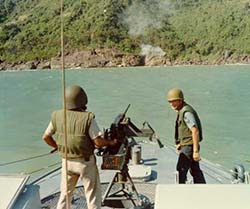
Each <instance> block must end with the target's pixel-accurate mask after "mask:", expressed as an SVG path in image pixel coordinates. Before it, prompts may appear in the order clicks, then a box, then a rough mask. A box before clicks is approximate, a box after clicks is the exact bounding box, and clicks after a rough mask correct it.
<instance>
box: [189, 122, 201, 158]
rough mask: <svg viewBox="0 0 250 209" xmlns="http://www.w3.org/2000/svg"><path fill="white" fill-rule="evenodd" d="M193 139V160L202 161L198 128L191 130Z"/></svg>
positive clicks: (194, 127)
mask: <svg viewBox="0 0 250 209" xmlns="http://www.w3.org/2000/svg"><path fill="white" fill-rule="evenodd" d="M190 130H191V132H192V139H193V159H194V161H199V160H200V153H199V129H198V128H197V127H196V126H193V127H192V128H191V129H190Z"/></svg>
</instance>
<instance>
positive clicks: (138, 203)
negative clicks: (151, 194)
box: [102, 165, 145, 208]
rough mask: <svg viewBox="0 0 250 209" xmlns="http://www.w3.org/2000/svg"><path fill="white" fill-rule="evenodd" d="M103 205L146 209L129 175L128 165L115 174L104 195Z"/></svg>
mask: <svg viewBox="0 0 250 209" xmlns="http://www.w3.org/2000/svg"><path fill="white" fill-rule="evenodd" d="M102 204H103V206H108V207H114V208H132V207H136V208H145V206H143V203H142V200H141V199H140V196H139V194H138V192H137V190H136V188H135V185H134V183H133V181H132V178H131V177H130V175H129V172H128V167H127V165H126V166H124V168H123V169H122V170H121V171H118V172H116V173H115V175H114V177H113V179H112V181H111V182H110V183H109V185H108V188H107V190H106V192H105V194H104V197H103V202H102Z"/></svg>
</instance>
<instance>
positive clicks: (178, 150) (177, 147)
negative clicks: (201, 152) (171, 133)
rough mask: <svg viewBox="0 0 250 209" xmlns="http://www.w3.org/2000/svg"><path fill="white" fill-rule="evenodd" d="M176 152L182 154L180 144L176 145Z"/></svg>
mask: <svg viewBox="0 0 250 209" xmlns="http://www.w3.org/2000/svg"><path fill="white" fill-rule="evenodd" d="M176 151H177V152H180V151H181V145H180V144H177V145H176Z"/></svg>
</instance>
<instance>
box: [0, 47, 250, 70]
mask: <svg viewBox="0 0 250 209" xmlns="http://www.w3.org/2000/svg"><path fill="white" fill-rule="evenodd" d="M64 57H65V68H67V69H68V68H69V69H81V68H108V67H134V66H173V65H210V64H211V65H223V64H250V55H244V56H243V55H242V56H237V57H234V56H232V55H230V56H229V55H228V53H225V54H224V55H222V56H221V58H219V59H217V60H214V61H206V60H205V61H204V60H200V59H198V58H197V59H194V60H187V61H183V60H174V61H173V60H170V59H169V58H166V56H165V55H159V54H153V53H148V54H146V55H139V54H138V55H131V54H126V53H123V52H121V51H119V50H117V49H103V48H102V49H94V50H90V51H78V52H73V53H67V54H65V56H64ZM60 68H61V57H60V55H58V56H56V57H53V58H51V59H50V60H34V61H28V62H23V61H20V62H17V63H8V62H5V61H1V60H0V70H27V69H60Z"/></svg>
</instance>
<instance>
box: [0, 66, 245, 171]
mask: <svg viewBox="0 0 250 209" xmlns="http://www.w3.org/2000/svg"><path fill="white" fill-rule="evenodd" d="M61 80H62V75H61V71H60V70H41V71H33V70H32V71H31V70H27V71H2V72H0V173H28V174H31V175H38V173H39V172H42V169H43V168H46V169H47V170H48V169H50V168H52V167H53V166H56V165H58V162H59V161H60V159H59V157H58V156H57V154H52V155H49V154H48V153H49V152H50V148H49V147H48V146H47V145H46V144H45V143H44V142H43V140H42V139H41V136H42V134H43V132H44V130H45V129H46V127H47V125H48V123H49V120H50V114H51V112H52V111H53V110H55V109H59V108H61V107H62V96H61V95H62V81H61ZM72 84H79V85H81V86H82V87H83V88H84V89H85V90H86V92H87V94H88V97H89V103H88V110H89V111H92V112H94V113H95V115H96V120H97V122H98V124H99V126H100V128H102V129H103V128H108V127H109V126H110V124H111V123H112V122H113V120H114V118H115V117H116V115H117V114H118V113H121V112H123V111H124V110H125V109H126V107H127V106H128V104H131V107H130V109H129V110H128V112H127V116H129V117H130V118H131V120H132V121H133V122H134V123H135V124H136V125H138V126H139V127H140V126H141V124H142V123H143V122H144V121H148V122H149V123H150V124H151V126H152V127H153V128H154V129H155V131H156V132H157V135H159V136H160V139H161V141H162V142H163V143H164V144H168V145H174V139H173V138H174V124H175V112H174V111H173V110H172V109H171V108H170V107H169V104H168V103H167V101H166V93H167V91H168V90H169V89H170V88H173V87H179V88H181V89H183V91H184V94H185V99H186V101H187V102H188V103H190V104H191V105H192V106H193V107H194V108H195V109H196V110H197V112H198V113H199V115H200V118H201V121H202V125H203V132H204V139H203V141H202V143H201V156H202V158H204V159H207V160H209V161H211V162H213V163H216V164H220V165H221V166H223V167H224V168H225V169H227V170H229V169H231V168H232V167H233V165H234V163H242V164H244V166H245V167H246V168H247V169H248V170H249V171H250V163H249V162H250V154H249V153H250V152H249V149H250V139H249V136H250V128H249V124H250V66H249V65H228V66H175V67H150V68H149V67H148V68H144V67H138V68H110V69H82V70H66V85H72ZM46 154H48V155H46ZM40 155H45V156H43V157H40V158H36V156H40ZM166 157H167V156H166ZM31 158H34V159H31ZM23 159H26V160H24V161H22V160H23ZM12 162H13V163H12ZM14 162H16V163H14ZM8 163H9V164H8Z"/></svg>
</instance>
